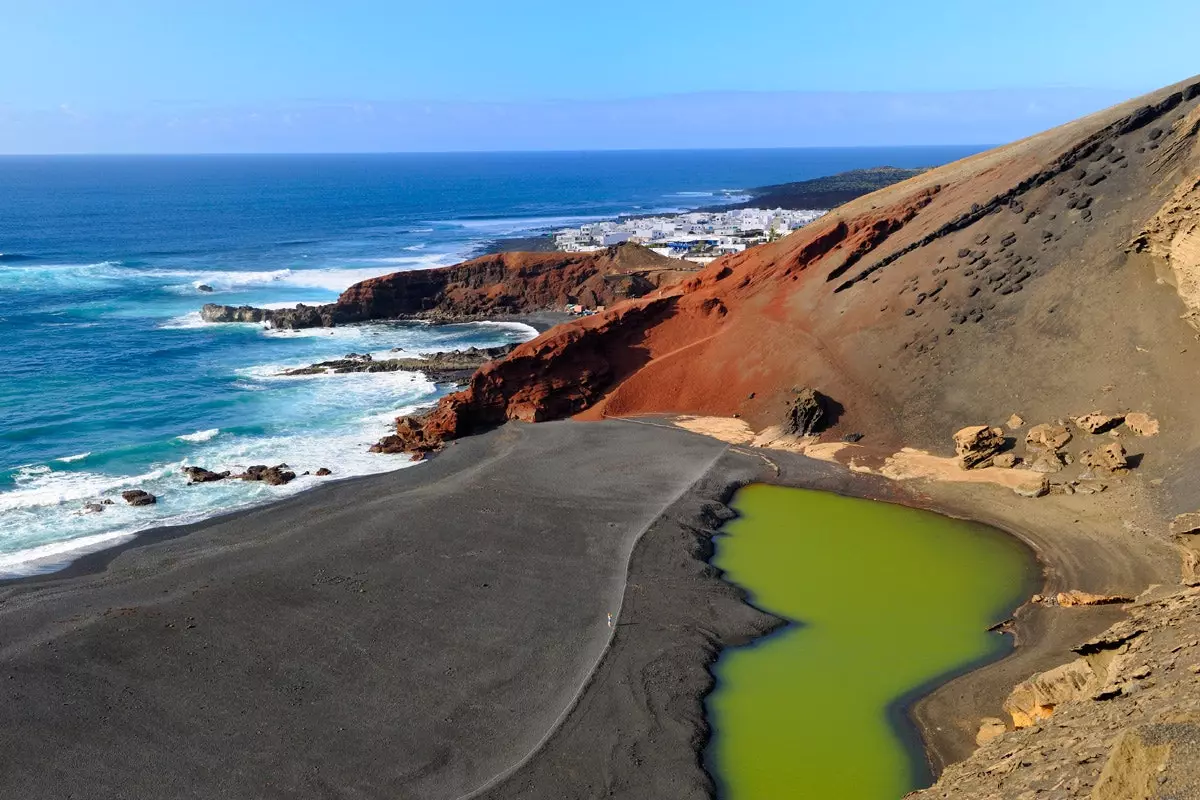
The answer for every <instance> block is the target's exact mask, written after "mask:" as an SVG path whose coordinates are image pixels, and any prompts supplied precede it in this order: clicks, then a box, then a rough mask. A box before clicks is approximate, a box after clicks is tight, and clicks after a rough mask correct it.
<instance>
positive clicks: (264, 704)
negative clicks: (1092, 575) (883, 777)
mask: <svg viewBox="0 0 1200 800" xmlns="http://www.w3.org/2000/svg"><path fill="white" fill-rule="evenodd" d="M754 480H770V481H773V482H779V483H784V484H791V485H804V486H809V487H812V488H818V489H827V490H833V491H839V492H843V493H849V494H858V495H862V496H871V497H877V498H881V499H889V500H895V501H900V502H906V503H911V504H915V505H925V506H929V507H935V508H938V507H942V508H944V509H945V510H949V511H954V510H955V505H956V504H955V502H954V498H953V493H951V494H950V495H943V496H941V497H929V496H925V495H917V494H915V493H914V492H913V491H912V490H911V489H909V488H906V487H905V486H904V485H902V484H897V483H893V482H888V481H885V480H884V479H882V478H877V477H873V476H865V475H856V474H854V473H851V472H849V471H847V470H845V469H844V468H843V467H840V466H839V465H836V464H831V463H826V462H820V461H814V460H810V459H806V458H803V457H801V456H797V455H794V454H788V453H775V452H769V453H767V452H766V451H759V450H750V449H742V448H736V447H729V446H728V445H726V444H724V443H721V442H718V441H716V440H714V439H710V438H706V437H703V436H699V435H696V434H692V433H687V432H683V431H680V430H678V429H674V428H670V427H667V426H664V425H662V424H660V423H659V422H656V421H648V420H647V421H641V424H639V421H637V420H620V421H617V420H614V421H608V422H603V423H576V422H562V423H544V424H539V425H520V424H510V425H508V426H505V427H504V428H501V429H499V430H497V431H494V432H492V433H489V434H486V435H483V436H477V437H472V438H469V439H465V440H461V441H459V442H457V443H454V444H452V445H450V446H449V447H448V448H447V449H446V451H445V452H444V453H443V454H441V455H440V456H438V457H437V458H435V459H434V460H433V461H432V462H431V463H429V464H426V465H423V466H419V467H416V468H414V469H408V470H401V471H398V472H394V473H390V474H385V475H378V476H373V477H368V478H361V479H353V480H348V481H344V482H341V483H336V484H331V485H328V486H326V487H322V488H319V489H315V490H312V491H310V492H307V493H305V494H303V495H300V496H298V497H295V498H291V499H288V500H285V501H282V502H280V503H277V504H275V505H271V506H266V507H262V508H259V509H254V510H250V511H247V512H242V513H238V514H234V515H231V516H228V517H225V518H222V519H219V520H214V521H210V522H207V523H203V524H199V525H194V526H188V527H182V528H173V529H171V528H167V529H159V530H157V531H154V532H150V533H147V534H143V535H141V536H140V537H138V539H137V540H135V541H134V542H133V543H132V544H130V545H127V546H124V547H120V548H115V549H112V550H108V551H104V552H102V553H97V554H94V555H92V556H89V557H86V558H84V559H82V560H81V561H79V562H77V563H76V564H75V565H74V566H72V567H71V568H69V569H68V570H67V571H65V572H61V573H57V574H55V575H53V576H48V577H41V578H34V579H24V580H20V581H15V582H10V583H8V584H5V585H0V686H3V691H4V702H3V704H2V705H0V709H2V710H0V753H2V754H3V758H2V759H0V797H5V798H7V797H21V798H67V797H79V798H118V797H124V798H144V797H154V798H183V797H189V798H193V797H194V798H215V797H221V798H275V797H305V798H308V797H330V798H333V797H337V798H385V797H386V798H410V797H411V798H459V797H466V796H486V797H491V798H500V797H522V798H528V797H536V798H547V799H548V798H563V797H595V796H620V797H628V798H647V797H656V798H658V797H672V798H674V797H679V798H683V797H688V798H696V797H707V796H710V795H711V793H712V781H711V779H710V777H709V776H708V775H707V774H706V773H705V771H704V770H703V768H702V767H701V760H700V753H701V752H702V749H703V746H704V742H705V741H706V738H707V731H708V729H707V725H706V722H705V720H704V716H703V706H702V698H703V696H704V695H705V694H706V693H707V692H708V691H709V689H710V688H711V685H712V678H711V675H710V673H709V671H708V666H709V665H710V664H711V663H712V661H713V660H714V659H715V658H716V657H717V654H718V653H719V650H720V649H721V648H722V647H726V646H731V645H737V644H742V643H745V642H748V641H750V640H751V639H752V638H753V637H755V636H757V635H761V634H762V633H765V632H767V631H769V630H771V629H772V628H773V627H774V626H775V625H777V624H778V623H779V621H778V620H776V619H774V618H772V617H769V616H767V615H765V614H762V613H761V612H759V611H757V610H755V609H753V608H752V607H751V606H749V605H747V604H745V603H743V602H742V595H741V592H740V591H739V590H738V589H736V588H735V587H733V586H731V585H729V584H726V583H724V582H723V581H721V580H720V575H719V573H718V571H717V570H715V569H714V568H713V567H712V566H711V565H709V564H708V563H707V559H708V557H709V555H710V554H711V542H710V537H711V536H712V534H713V533H714V531H715V530H716V529H717V528H718V527H719V526H720V525H721V524H722V523H723V522H724V521H725V520H726V519H728V518H729V516H730V513H731V512H729V510H728V509H727V508H726V506H725V505H724V504H723V502H724V501H725V500H727V499H728V498H729V497H730V496H731V494H732V491H733V490H734V489H735V488H736V487H737V486H739V485H742V484H745V483H748V482H750V481H754ZM193 489H194V490H195V491H204V487H202V486H198V487H193ZM1008 494H1011V493H1008ZM997 497H999V495H997ZM972 505H973V506H976V507H979V508H981V509H982V511H983V513H982V516H983V517H985V518H987V517H989V516H994V521H996V522H998V523H1004V522H1005V514H1004V513H1003V512H1004V509H1003V508H999V510H998V511H997V513H996V514H995V515H991V514H989V513H988V508H987V504H986V502H985V503H982V504H980V503H979V502H977V500H975V499H973V500H972ZM1045 522H1046V525H1045V526H1044V527H1046V528H1047V529H1048V528H1049V527H1050V523H1051V522H1053V520H1052V519H1047V520H1045ZM1035 544H1036V542H1035ZM1077 544H1078V546H1077V549H1078V550H1080V551H1082V550H1083V547H1084V546H1087V547H1092V546H1094V545H1093V543H1091V542H1090V540H1086V538H1085V539H1084V540H1081V542H1080V543H1077ZM635 545H636V546H635ZM631 552H632V556H631ZM1043 556H1044V557H1045V556H1049V557H1051V558H1052V560H1058V561H1061V562H1062V563H1063V566H1062V569H1063V570H1065V572H1064V573H1063V574H1065V575H1066V576H1067V577H1066V579H1067V580H1071V579H1072V578H1073V577H1074V573H1076V572H1077V571H1078V570H1076V569H1075V568H1074V567H1073V566H1072V565H1071V564H1070V563H1069V559H1065V558H1058V556H1056V555H1055V554H1054V553H1053V552H1043ZM1129 563H1130V562H1128V561H1127V562H1125V565H1128V564H1129ZM1117 568H1121V564H1120V563H1119V562H1118V566H1117V567H1116V568H1114V569H1117ZM1080 569H1082V567H1081V568H1080ZM1137 579H1138V576H1137V575H1136V574H1131V575H1130V576H1129V580H1130V581H1131V582H1132V581H1136V580H1137ZM608 613H612V614H613V615H614V617H615V618H616V620H617V624H616V627H615V630H613V629H610V628H609V626H608V622H607V616H606V615H607V614H608ZM1077 619H1078V620H1079V622H1080V624H1083V625H1085V627H1096V626H1101V627H1102V626H1103V624H1107V623H1106V622H1105V621H1104V620H1103V619H1100V618H1099V617H1095V618H1085V617H1078V618H1077ZM1026 627H1027V629H1028V630H1029V631H1031V632H1032V633H1030V634H1028V637H1027V638H1029V642H1028V644H1030V645H1037V644H1038V642H1039V641H1042V640H1047V639H1054V640H1061V639H1063V638H1064V637H1065V638H1067V639H1070V638H1071V637H1073V636H1076V635H1078V633H1079V630H1078V629H1077V628H1073V629H1072V630H1069V631H1054V630H1045V627H1046V626H1045V625H1043V626H1041V628H1042V629H1039V626H1038V624H1037V623H1036V621H1035V622H1034V623H1032V624H1031V625H1027V626H1026ZM610 636H611V637H612V646H611V647H610V646H609V644H610ZM1045 652H1048V651H1045ZM1045 652H1043V650H1041V649H1039V647H1037V646H1028V647H1024V648H1021V649H1019V650H1018V654H1017V655H1016V656H1013V657H1011V658H1009V659H1005V660H1004V661H1001V662H999V663H998V664H995V665H993V666H992V667H988V668H985V669H983V670H980V671H976V672H972V673H970V674H968V675H966V676H964V677H963V678H960V679H958V680H957V681H955V682H952V683H950V684H949V685H947V686H946V687H943V688H942V689H939V690H937V691H935V692H934V693H933V694H932V695H931V696H929V697H928V698H926V699H925V700H923V701H921V703H919V704H918V705H917V707H916V709H915V711H916V718H917V720H918V722H919V723H920V726H921V729H922V730H923V731H924V732H925V734H926V739H927V741H928V742H929V743H930V744H931V745H933V747H934V763H935V764H937V763H940V762H941V761H942V758H943V757H945V756H954V755H957V754H958V751H959V749H960V748H962V747H965V746H967V745H965V744H963V740H964V738H966V739H968V740H969V735H970V734H971V731H970V730H968V729H967V728H962V730H959V727H960V726H958V722H960V721H966V722H964V724H969V723H970V722H972V721H975V720H978V717H979V715H980V714H981V713H987V712H988V711H990V710H991V706H992V704H994V703H996V702H998V700H997V697H999V696H1002V694H1001V693H1002V692H1006V691H1007V689H1008V688H1010V687H1011V685H1012V683H1013V679H1012V678H1013V675H1017V676H1018V679H1019V677H1023V676H1024V675H1026V674H1028V672H1029V667H1030V665H1031V664H1036V662H1037V659H1038V658H1039V653H1041V657H1042V658H1045V657H1046V655H1045Z"/></svg>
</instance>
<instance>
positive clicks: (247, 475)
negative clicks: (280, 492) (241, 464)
mask: <svg viewBox="0 0 1200 800" xmlns="http://www.w3.org/2000/svg"><path fill="white" fill-rule="evenodd" d="M233 477H235V478H238V479H240V480H243V481H262V482H263V483H265V484H267V485H269V486H283V485H284V484H285V483H291V482H292V481H294V480H295V479H296V473H294V472H292V470H291V468H290V467H288V465H287V464H277V465H275V466H273V467H268V466H267V465H265V464H255V465H254V466H252V467H246V471H245V472H243V473H241V474H239V475H234V476H233Z"/></svg>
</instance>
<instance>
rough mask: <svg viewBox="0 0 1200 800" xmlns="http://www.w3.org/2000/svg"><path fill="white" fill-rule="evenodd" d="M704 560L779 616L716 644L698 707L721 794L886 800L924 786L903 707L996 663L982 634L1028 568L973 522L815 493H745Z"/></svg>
mask: <svg viewBox="0 0 1200 800" xmlns="http://www.w3.org/2000/svg"><path fill="white" fill-rule="evenodd" d="M733 507H734V508H735V509H736V510H737V512H738V513H739V515H740V516H739V518H738V519H736V520H734V521H732V522H731V523H729V524H728V525H727V526H726V529H725V531H726V533H725V535H722V536H721V537H719V539H718V542H717V547H716V555H715V557H714V558H713V563H714V564H715V565H716V566H718V567H720V568H721V569H722V570H724V571H725V577H726V579H727V580H729V581H731V582H733V583H735V584H737V585H738V586H741V587H743V588H744V589H746V590H747V591H748V592H749V593H750V596H751V601H752V602H753V603H754V604H755V605H757V606H758V607H760V608H762V609H765V610H767V611H770V612H772V613H774V614H776V615H778V616H780V617H783V618H785V619H787V620H789V621H790V622H791V624H790V625H788V626H787V627H785V628H783V629H781V630H779V631H777V632H776V633H774V634H772V635H771V636H769V637H767V638H766V639H763V640H761V641H759V642H757V643H755V644H753V645H751V646H749V647H744V648H737V649H733V650H728V651H725V652H724V653H722V654H721V657H720V659H719V660H718V661H717V664H716V666H715V669H714V673H715V675H716V679H717V686H716V690H715V691H714V693H713V694H712V695H711V696H710V698H709V702H708V710H709V719H710V721H711V723H712V727H713V731H714V733H713V738H712V742H711V745H710V748H709V752H708V759H709V763H710V766H711V769H712V771H713V773H714V777H715V778H716V780H717V781H718V784H719V786H720V790H721V791H720V796H721V797H722V798H723V799H724V800H775V799H776V798H789V799H792V800H830V799H831V798H837V800H898V798H900V797H901V796H903V795H904V794H905V793H906V792H908V791H910V790H912V789H915V788H918V787H919V786H920V785H921V784H922V783H923V782H924V781H925V780H926V779H927V777H928V775H927V768H926V765H925V762H924V759H923V756H922V754H921V753H920V752H919V748H917V747H915V746H914V745H915V733H916V732H915V730H913V729H912V726H911V723H910V722H909V721H908V720H907V718H905V717H903V716H902V714H901V713H900V712H901V709H902V705H903V700H904V699H905V698H908V697H911V696H912V694H913V693H914V692H915V691H917V690H920V689H923V688H926V687H928V686H929V685H930V684H931V682H936V681H937V680H939V679H942V678H945V677H946V676H948V675H951V674H953V673H955V672H957V671H959V670H961V669H963V668H964V667H967V666H969V665H972V664H976V663H978V662H980V661H981V660H985V659H989V658H995V657H998V656H999V655H1001V654H1002V653H1004V652H1006V651H1007V649H1008V648H1009V647H1010V642H1009V640H1008V639H1007V638H1006V637H1004V636H1001V635H1000V634H997V633H991V632H989V631H988V628H989V627H990V626H992V625H993V624H995V623H996V622H999V621H1000V620H1002V619H1005V618H1006V617H1008V616H1009V614H1010V613H1011V611H1012V609H1014V608H1015V607H1016V606H1017V605H1019V604H1020V603H1021V602H1022V600H1023V598H1025V597H1028V596H1029V593H1030V592H1031V591H1033V589H1034V585H1035V583H1036V581H1037V578H1038V570H1037V565H1036V562H1035V561H1034V560H1033V559H1032V557H1031V555H1030V553H1029V552H1028V551H1027V550H1026V548H1024V547H1023V546H1022V545H1021V544H1020V543H1019V542H1017V541H1016V540H1015V539H1013V538H1011V537H1009V536H1007V535H1005V534H1002V533H1001V532H999V531H997V530H995V529H992V528H988V527H985V526H982V525H977V524H974V523H970V522H963V521H961V520H954V519H950V518H948V517H943V516H940V515H938V514H933V513H929V512H924V511H917V510H914V509H911V508H905V507H903V506H897V505H891V504H888V503H880V502H873V501H870V500H860V499H855V498H847V497H840V496H838V495H833V494H829V493H825V492H816V491H807V490H802V489H787V488H782V487H778V486H765V485H754V486H749V487H747V488H745V489H743V490H741V491H740V492H739V493H738V495H737V496H736V498H735V499H734V502H733Z"/></svg>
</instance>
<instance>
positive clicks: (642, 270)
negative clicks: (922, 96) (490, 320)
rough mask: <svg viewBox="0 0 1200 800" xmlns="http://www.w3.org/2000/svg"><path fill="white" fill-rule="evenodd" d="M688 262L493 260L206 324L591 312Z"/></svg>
mask: <svg viewBox="0 0 1200 800" xmlns="http://www.w3.org/2000/svg"><path fill="white" fill-rule="evenodd" d="M697 271H698V268H697V267H696V266H695V265H694V264H691V263H690V262H683V261H680V260H678V259H673V258H667V257H665V256H660V255H658V254H657V253H654V252H652V251H650V250H647V249H646V248H644V247H640V246H638V245H636V244H621V245H616V246H614V247H609V248H607V249H604V250H596V251H593V252H588V253H557V252H553V253H498V254H495V255H487V256H481V257H479V258H475V259H472V260H470V261H464V262H463V263H461V264H455V265H454V266H451V267H439V268H436V269H420V270H411V271H407V272H396V273H393V274H391V275H384V276H382V277H379V278H371V279H370V280H365V281H362V282H361V283H356V284H354V285H353V286H351V287H350V288H349V289H347V290H346V291H345V292H343V293H342V295H341V297H339V298H338V299H337V302H335V303H330V304H328V305H323V306H315V307H314V306H305V305H300V306H297V307H296V308H294V309H261V308H251V307H249V306H243V307H236V308H235V307H233V306H222V305H215V304H209V305H206V306H204V308H203V309H202V310H201V315H202V317H203V318H204V319H205V320H207V321H208V322H269V323H270V324H272V325H274V326H275V327H277V328H315V327H330V326H333V325H340V324H344V323H349V322H365V321H367V320H374V319H395V318H403V317H408V318H426V319H440V320H455V319H474V318H478V317H487V316H496V315H504V314H523V313H529V312H533V311H547V310H553V309H561V308H563V307H564V306H566V305H570V304H575V303H578V304H580V305H583V306H586V307H589V308H595V307H597V306H607V305H611V304H612V303H615V302H617V301H620V300H625V299H628V298H633V297H641V296H643V295H645V294H647V293H648V292H651V291H653V290H655V289H657V288H659V287H660V286H666V285H669V284H671V283H674V282H676V281H678V280H680V279H681V278H683V277H685V276H688V275H692V274H694V273H696V272H697Z"/></svg>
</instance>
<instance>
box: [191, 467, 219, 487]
mask: <svg viewBox="0 0 1200 800" xmlns="http://www.w3.org/2000/svg"><path fill="white" fill-rule="evenodd" d="M181 471H182V472H183V474H184V475H187V477H188V483H189V484H192V483H212V482H213V481H222V480H225V479H226V478H228V477H229V470H225V471H224V472H213V471H212V470H208V469H205V468H204V467H184V468H183V469H182V470H181Z"/></svg>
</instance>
